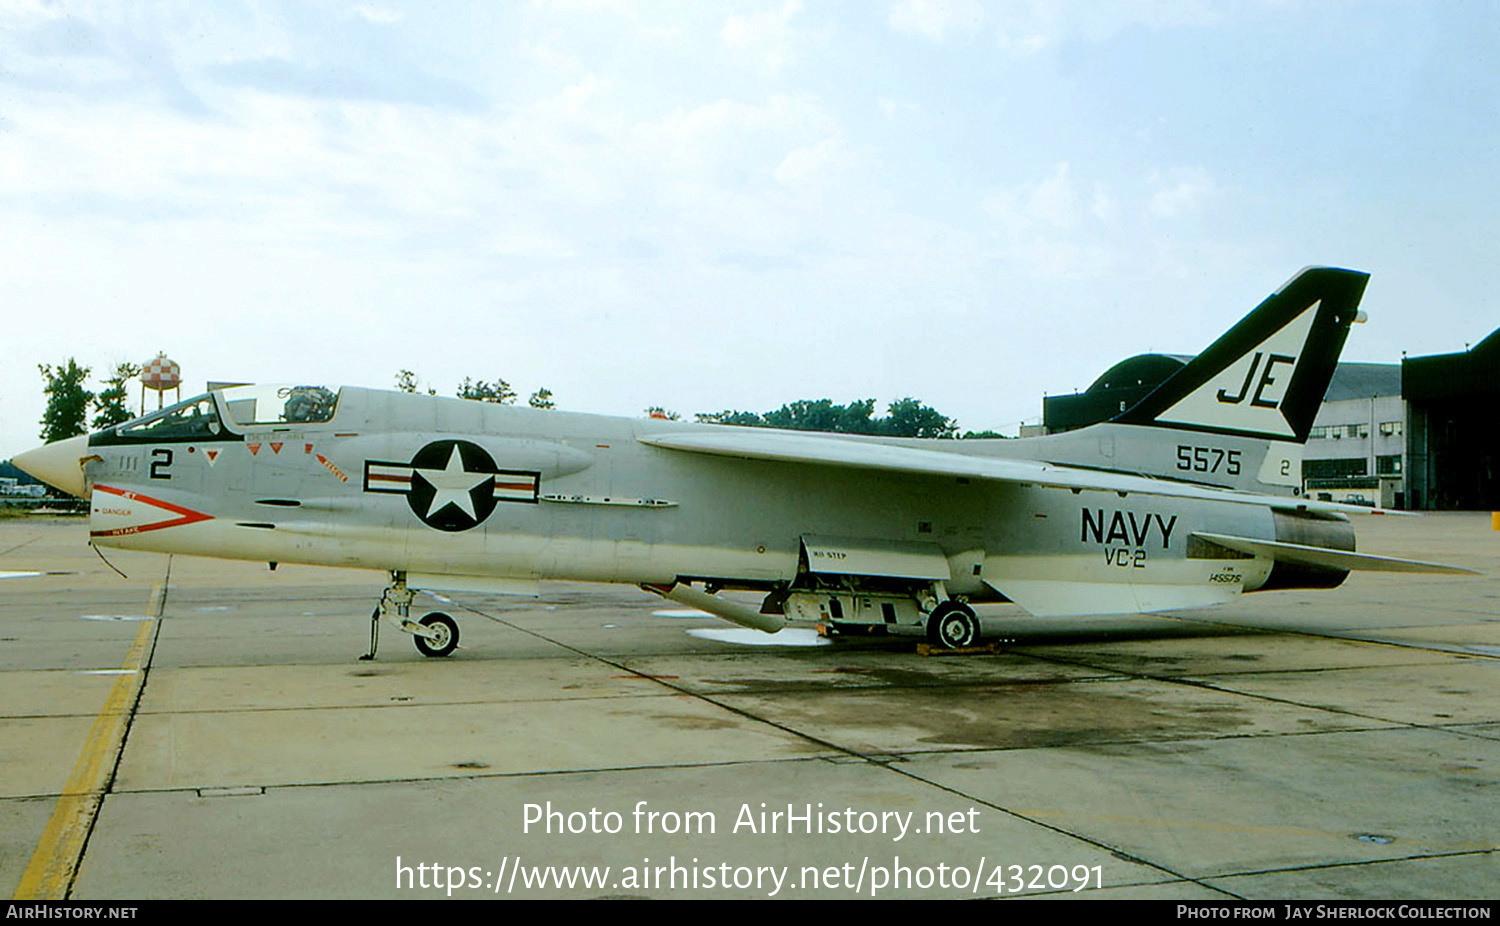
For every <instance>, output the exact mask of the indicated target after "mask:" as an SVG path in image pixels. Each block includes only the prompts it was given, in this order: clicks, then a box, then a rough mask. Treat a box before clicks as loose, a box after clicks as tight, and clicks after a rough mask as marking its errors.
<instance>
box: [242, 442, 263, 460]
mask: <svg viewBox="0 0 1500 926" xmlns="http://www.w3.org/2000/svg"><path fill="white" fill-rule="evenodd" d="M245 446H246V447H249V448H250V455H251V456H252V457H253V456H255V455H256V454H258V453H260V444H246V445H245Z"/></svg>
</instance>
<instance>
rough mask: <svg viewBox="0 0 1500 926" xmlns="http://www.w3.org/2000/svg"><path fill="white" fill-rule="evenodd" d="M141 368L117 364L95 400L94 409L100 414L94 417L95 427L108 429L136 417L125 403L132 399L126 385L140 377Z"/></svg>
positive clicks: (131, 364)
mask: <svg viewBox="0 0 1500 926" xmlns="http://www.w3.org/2000/svg"><path fill="white" fill-rule="evenodd" d="M140 373H141V368H140V367H138V366H136V365H135V364H133V363H117V364H115V366H114V369H113V370H112V371H111V372H110V374H109V377H108V378H107V379H105V380H104V388H103V389H102V390H100V391H99V395H98V397H97V398H95V399H94V407H95V408H97V409H98V410H99V414H97V415H95V416H94V427H95V428H96V429H98V428H108V427H112V426H114V425H117V424H120V423H122V422H125V421H129V420H130V419H132V418H134V417H135V415H133V414H131V413H130V409H129V407H127V406H126V404H125V402H126V400H127V399H129V398H130V393H129V392H128V391H127V390H126V388H125V384H126V383H127V382H129V381H130V380H132V379H134V378H135V377H137V376H139V375H140Z"/></svg>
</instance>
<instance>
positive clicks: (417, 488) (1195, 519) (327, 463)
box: [85, 387, 1278, 610]
mask: <svg viewBox="0 0 1500 926" xmlns="http://www.w3.org/2000/svg"><path fill="white" fill-rule="evenodd" d="M299 390H300V391H299ZM722 428H723V426H720V425H700V424H691V423H683V422H670V421H664V420H660V419H626V418H616V417H609V416H601V415H589V414H577V413H569V412H561V411H554V410H536V409H530V408H517V407H511V406H502V405H496V404H490V403H480V402H472V401H465V400H460V399H448V398H439V397H432V396H422V395H411V394H405V393H398V392H383V391H377V390H368V389H359V388H344V389H341V390H339V391H338V392H337V393H335V392H333V391H332V390H320V389H319V390H315V389H311V388H309V387H298V388H296V389H286V388H283V389H281V390H276V389H270V388H262V387H242V388H238V389H231V390H225V391H221V392H216V393H211V394H209V395H207V396H203V397H199V398H196V399H191V400H188V401H187V402H185V403H182V404H181V405H179V406H176V407H175V411H174V410H173V409H168V410H167V412H165V413H158V414H157V415H154V416H147V417H146V418H143V419H139V420H137V421H136V422H130V423H127V424H124V425H120V426H118V427H116V428H112V429H109V430H107V431H102V432H99V433H96V434H94V435H92V436H91V438H90V440H89V446H88V449H89V454H90V458H89V461H88V463H87V465H86V467H85V473H86V477H87V481H88V484H89V486H90V487H91V488H92V504H91V525H90V526H91V536H92V539H93V542H94V543H96V544H98V545H101V546H111V547H123V548H132V549H144V550H156V551H162V552H169V553H190V554H195V555H207V556H217V557H225V558H232V559H246V560H262V561H267V562H277V563H309V564H320V565H329V566H355V567H363V568H373V569H380V570H387V571H393V572H395V571H399V572H409V573H414V574H434V575H447V576H474V577H500V578H510V579H516V580H524V581H529V580H537V579H570V580H583V581H598V582H629V583H639V584H671V583H673V582H687V581H695V580H701V581H705V582H708V583H710V584H711V585H714V586H718V587H729V588H734V587H738V588H762V589H768V590H771V589H776V588H784V587H787V586H789V585H793V584H795V583H797V582H798V580H799V576H805V575H807V574H808V573H809V572H812V573H821V574H826V575H834V576H837V575H844V574H845V573H840V572H838V570H837V560H838V559H839V558H841V557H843V558H848V559H850V562H851V569H850V572H849V573H847V574H848V575H852V576H866V577H869V576H870V575H871V574H872V573H873V574H874V575H875V576H877V577H881V578H886V579H908V580H913V581H922V582H941V583H943V585H944V586H945V588H946V591H947V593H948V594H951V595H956V596H966V597H968V598H970V599H973V600H976V601H983V600H997V599H1000V600H1003V599H1005V598H1008V597H1014V598H1016V600H1018V601H1021V602H1022V603H1023V604H1024V603H1026V595H1024V594H1023V595H1020V596H1017V595H1015V594H1013V589H1012V588H1010V587H1009V586H1012V585H1013V586H1014V590H1015V591H1019V590H1021V586H1022V585H1024V584H1025V583H1033V584H1035V583H1037V582H1042V583H1046V584H1048V585H1049V587H1061V586H1063V585H1067V584H1074V585H1080V586H1081V587H1093V586H1111V587H1121V588H1128V587H1140V588H1143V589H1148V590H1149V589H1157V590H1160V589H1170V588H1174V587H1183V588H1190V589H1193V590H1194V592H1193V594H1192V595H1190V596H1188V597H1189V600H1187V601H1186V603H1187V604H1193V603H1211V601H1212V600H1227V598H1228V597H1232V595H1233V594H1237V593H1238V592H1240V591H1242V590H1251V589H1255V588H1257V587H1260V586H1262V585H1264V584H1265V583H1266V581H1267V577H1268V576H1269V574H1270V571H1271V566H1272V564H1271V562H1270V561H1269V560H1266V559H1261V558H1256V557H1252V556H1245V555H1243V554H1235V553H1234V552H1233V551H1229V550H1224V549H1217V550H1215V549H1211V548H1209V547H1205V546H1204V545H1203V544H1201V543H1197V544H1195V543H1194V541H1193V539H1192V534H1193V533H1194V532H1196V531H1211V532H1217V533H1221V534H1233V535H1238V536H1247V537H1261V538H1266V539H1276V538H1277V536H1278V525H1277V524H1276V516H1275V515H1273V513H1272V512H1271V511H1270V510H1269V509H1266V508H1262V507H1258V506H1254V505H1244V504H1225V503H1219V502H1214V501H1208V500H1196V499H1179V498H1164V497H1157V496H1150V495H1144V494H1138V493H1132V494H1129V495H1128V496H1126V495H1124V494H1123V493H1117V492H1109V491H1094V490H1067V489H1056V488H1043V487H1038V486H1030V485H1018V484H1010V483H1004V482H993V481H987V480H983V479H970V478H965V477H952V476H935V475H924V474H904V473H891V472H884V471H880V470H875V469H849V468H842V467H837V466H827V465H811V464H803V463H790V462H782V461H775V460H755V459H736V458H733V457H726V456H708V455H701V454H692V453H683V452H680V451H676V450H669V449H662V448H660V447H656V446H651V445H648V444H645V443H642V442H641V441H640V440H639V438H641V437H644V436H650V435H661V434H667V433H673V432H692V431H697V430H711V431H720V430H722ZM1091 430H1095V433H1088V432H1079V435H1078V436H1076V437H1074V439H1073V440H1072V441H1064V440H1060V439H1055V438H1054V439H1047V440H1042V441H1023V440H984V441H954V440H942V441H923V442H916V443H918V444H920V446H922V447H924V448H925V449H931V450H940V451H943V452H945V453H956V454H969V455H977V456H1012V457H1023V458H1033V459H1035V458H1038V455H1039V454H1044V453H1045V454H1047V457H1045V458H1050V459H1052V460H1053V462H1065V463H1079V462H1082V463H1084V464H1086V465H1088V464H1093V465H1099V464H1100V463H1102V462H1103V461H1104V460H1107V459H1109V458H1110V457H1112V456H1113V454H1114V453H1115V452H1117V451H1116V447H1118V446H1120V445H1125V444H1128V443H1129V442H1130V441H1131V440H1133V439H1134V438H1133V437H1132V435H1131V434H1130V433H1129V432H1130V429H1128V428H1120V427H1116V426H1106V430H1105V431H1098V430H1097V429H1091ZM849 439H850V440H861V439H860V438H849ZM866 440H868V439H866ZM1106 440H1107V441H1108V443H1109V444H1113V445H1115V446H1108V445H1106V446H1105V450H1104V451H1103V452H1105V453H1106V454H1107V456H1105V457H1102V458H1100V459H1087V457H1088V453H1087V450H1088V448H1089V447H1090V446H1092V447H1093V448H1095V449H1096V450H1097V448H1098V447H1099V446H1100V445H1101V444H1105V442H1106ZM1192 440H1193V441H1196V442H1197V443H1200V444H1208V445H1213V444H1214V441H1217V442H1218V444H1219V446H1210V447H1209V449H1208V450H1207V451H1206V452H1199V454H1198V456H1199V458H1200V459H1206V461H1207V463H1206V464H1205V465H1212V464H1213V461H1214V459H1215V458H1217V459H1218V460H1219V461H1220V463H1219V467H1218V468H1219V470H1220V471H1219V472H1217V473H1210V474H1208V475H1209V476H1217V477H1218V478H1219V480H1220V481H1221V482H1223V481H1230V482H1235V481H1243V480H1242V479H1241V478H1240V477H1241V476H1242V474H1243V473H1245V472H1246V471H1248V470H1252V469H1258V468H1259V467H1261V465H1262V462H1263V461H1262V459H1261V457H1264V456H1265V453H1264V450H1263V449H1262V450H1261V454H1260V457H1255V458H1251V457H1250V456H1248V454H1249V453H1253V451H1254V447H1252V446H1250V444H1249V443H1247V444H1246V445H1244V446H1240V445H1237V444H1236V443H1235V441H1234V439H1232V438H1231V439H1226V438H1201V437H1193V438H1192ZM888 443H895V444H898V445H902V446H911V445H912V444H913V443H914V442H912V441H889V442H888ZM1157 443H1158V444H1162V442H1161V441H1160V440H1158V441H1157ZM1162 446H1163V447H1164V448H1165V449H1163V450H1160V451H1159V452H1158V455H1159V456H1161V460H1160V462H1159V463H1155V464H1153V463H1147V464H1138V465H1136V466H1133V467H1127V469H1129V470H1131V471H1148V472H1149V471H1150V470H1151V469H1152V468H1153V467H1159V468H1168V469H1170V468H1175V467H1177V466H1179V465H1180V461H1181V460H1182V459H1187V460H1188V462H1189V466H1191V464H1192V459H1193V451H1191V450H1189V451H1186V452H1182V451H1179V450H1178V449H1177V448H1175V447H1173V446H1172V444H1171V442H1170V441H1168V442H1166V443H1165V444H1162ZM1262 446H1263V444H1262ZM1080 447H1082V448H1083V449H1082V450H1080V449H1079V448H1080ZM1080 458H1084V459H1081V460H1080ZM1231 461H1233V463H1234V465H1233V473H1231V472H1230V469H1231V465H1230V464H1231ZM1205 481H1206V480H1205ZM810 538H811V539H812V542H811V545H810V542H809V540H810ZM813 547H816V548H817V552H816V554H812V553H810V552H809V551H810V550H811V549H812V548H813ZM810 557H811V558H815V559H816V560H817V561H816V562H810V561H809V559H810ZM882 557H884V558H882ZM903 557H904V559H903ZM866 561H868V562H873V563H877V566H876V567H875V568H873V569H871V568H864V567H862V566H859V565H858V563H860V562H866ZM881 563H887V564H888V565H879V564H881ZM892 564H893V565H892ZM856 570H860V571H856ZM881 570H883V571H881ZM903 570H904V571H905V572H906V573H910V574H909V575H901V574H900V573H901V572H903ZM1205 589H1206V590H1209V591H1208V592H1204V591H1202V590H1205ZM1210 593H1212V594H1210ZM1205 596H1208V597H1207V598H1205ZM1168 598H1171V596H1170V595H1169V596H1168ZM1158 599H1160V595H1159V594H1158V595H1157V596H1156V598H1153V597H1152V594H1146V595H1145V597H1144V598H1143V599H1141V600H1140V601H1139V602H1138V604H1139V605H1140V606H1141V607H1139V608H1128V610H1136V609H1145V608H1146V607H1150V606H1152V604H1153V601H1157V600H1158ZM1122 600H1123V599H1122ZM1132 600H1134V599H1132ZM1084 606H1085V609H1088V607H1089V603H1088V602H1085V603H1084ZM1156 606H1162V607H1165V606H1173V604H1172V602H1171V601H1166V602H1165V603H1158V604H1157V605H1156ZM1177 606H1180V604H1179V605H1177ZM1093 609H1095V610H1109V608H1105V607H1102V606H1099V605H1098V602H1097V601H1096V602H1094V604H1093Z"/></svg>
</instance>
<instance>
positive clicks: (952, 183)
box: [0, 0, 1500, 457]
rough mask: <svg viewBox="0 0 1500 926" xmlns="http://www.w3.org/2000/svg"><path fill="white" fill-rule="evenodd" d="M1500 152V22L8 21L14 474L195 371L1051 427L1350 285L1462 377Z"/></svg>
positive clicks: (1304, 11) (1239, 17)
mask: <svg viewBox="0 0 1500 926" xmlns="http://www.w3.org/2000/svg"><path fill="white" fill-rule="evenodd" d="M1497 149H1500V18H1497V17H1496V16H1495V15H1494V8H1493V5H1492V4H1490V3H1486V2H1460V0H1455V2H1443V3H1432V2H1411V3H1402V2H1394V0H1391V2H1375V0H1369V2H1341V0H1309V2H1299V0H1226V2H1222V3H1218V2H1194V0H1154V2H1123V0H1085V2H1077V3H1070V2H1060V0H1058V2H1044V0H1010V2H994V3H984V2H978V0H950V2H943V0H883V2H882V0H857V2H847V3H834V2H830V3H824V2H817V0H770V2H748V0H747V2H714V0H691V2H681V3H678V2H669V0H642V2H629V0H529V2H527V0H513V2H479V3H457V2H423V3H413V4H404V3H393V2H383V0H365V2H354V3H350V2H308V0H293V2H285V3H282V2H253V3H234V2H194V3H165V2H162V3H136V2H131V3H123V4H114V3H86V2H79V3H71V2H63V3H52V2H43V0H0V319H3V322H0V324H3V328H0V332H3V334H0V344H3V345H4V347H5V350H4V351H3V356H4V360H3V366H0V457H6V456H10V455H11V454H14V453H17V452H20V451H22V450H25V449H28V448H30V447H31V446H34V445H35V444H36V443H37V442H38V434H39V432H40V425H39V421H40V418H41V416H42V411H43V408H44V406H45V397H44V396H43V394H42V386H43V382H42V378H41V376H40V374H39V372H38V370H37V365H38V364H44V363H45V364H59V363H62V362H63V361H65V360H66V359H67V358H69V357H73V358H76V359H77V360H78V362H79V363H81V364H85V365H88V366H90V367H91V368H92V369H93V371H94V374H95V375H94V378H93V380H92V382H91V385H92V386H93V388H95V389H98V388H100V386H99V384H98V380H99V379H100V378H101V377H102V376H103V375H105V374H106V373H107V371H108V370H109V369H110V368H111V367H112V366H113V365H115V364H118V363H120V362H127V361H128V362H133V363H137V364H140V363H143V362H145V361H147V360H150V359H151V358H152V357H154V356H155V355H156V354H157V353H158V352H163V351H164V352H166V353H167V355H168V356H169V357H171V358H172V359H174V360H176V361H177V362H178V363H179V364H181V366H182V370H183V376H184V385H183V392H182V395H183V397H184V398H186V397H188V396H190V395H192V394H194V393H196V392H199V391H202V389H203V388H204V384H205V383H206V382H207V381H211V380H217V381H237V382H262V383H273V382H288V383H291V382H295V383H322V384H327V385H364V386H374V387H379V388H391V387H393V385H394V380H395V375H396V373H397V371H398V370H402V369H407V370H411V371H413V372H415V373H416V374H417V376H418V377H419V378H420V380H421V381H422V383H423V384H424V386H427V387H431V388H433V389H436V390H437V391H438V392H439V393H440V394H446V395H452V394H453V393H454V392H455V391H456V389H457V387H458V384H459V383H460V382H461V381H462V380H463V379H464V378H465V377H472V378H474V379H481V380H494V379H496V378H502V379H504V380H506V381H507V382H509V383H510V384H511V386H512V387H513V388H514V389H515V390H516V391H517V392H518V393H519V394H520V395H521V396H522V398H523V401H524V397H525V396H527V395H528V394H529V393H531V392H533V391H534V390H536V389H538V388H540V387H546V388H548V389H550V390H551V391H552V392H553V394H554V397H555V400H556V402H557V404H558V407H560V408H564V409H568V410H572V411H584V412H597V413H604V414H619V415H633V416H639V415H641V414H642V413H643V411H644V409H646V408H647V407H650V406H663V407H665V408H668V409H671V410H674V411H677V412H680V413H681V414H682V415H683V416H684V417H689V418H690V417H691V416H692V414H694V413H696V412H715V411H721V410H724V409H743V410H749V411H756V412H764V411H767V410H770V409H774V408H777V407H779V406H780V405H782V404H783V403H786V402H790V401H795V400H798V399H816V398H831V399H833V400H834V401H835V402H839V403H844V402H848V401H852V400H855V399H864V398H874V399H876V400H877V408H879V409H881V410H883V409H884V407H885V406H886V405H887V404H888V403H889V402H891V401H894V400H897V399H900V398H903V397H906V396H912V397H915V398H917V399H919V400H921V401H922V402H925V403H927V404H928V405H931V406H932V407H934V408H936V409H937V410H939V411H940V412H942V413H944V414H946V415H949V416H951V417H954V418H956V419H957V421H958V423H959V425H960V427H961V428H963V429H975V430H979V429H994V430H999V431H1002V432H1006V433H1015V431H1016V428H1017V426H1018V424H1019V423H1020V422H1022V421H1036V420H1037V419H1038V418H1039V416H1040V410H1041V401H1042V397H1043V395H1044V394H1054V395H1055V394H1058V393H1063V392H1071V391H1073V390H1075V389H1084V388H1087V387H1088V385H1089V384H1090V383H1091V382H1092V381H1093V380H1094V379H1095V378H1096V377H1097V376H1098V375H1099V374H1100V373H1102V372H1103V371H1104V370H1105V369H1107V368H1108V367H1109V366H1111V365H1112V364H1114V363H1115V362H1116V361H1119V360H1121V359H1124V358H1125V357H1128V356H1131V355H1134V354H1137V353H1142V352H1146V351H1161V352H1166V353H1179V354H1192V353H1197V352H1198V351H1200V350H1201V349H1202V348H1203V347H1205V346H1207V344H1208V343H1209V342H1211V341H1212V340H1213V339H1214V338H1215V337H1216V336H1217V335H1218V334H1220V333H1221V332H1223V331H1224V330H1226V329H1227V328H1228V327H1229V326H1230V325H1231V324H1233V323H1234V322H1235V321H1237V320H1238V319H1239V318H1240V317H1241V316H1242V315H1244V314H1245V313H1246V312H1247V311H1248V310H1249V309H1250V308H1252V307H1253V306H1254V305H1255V304H1256V303H1258V302H1259V301H1260V300H1261V299H1262V298H1264V297H1265V296H1266V295H1268V294H1269V293H1270V292H1271V291H1273V290H1274V289H1275V288H1276V287H1277V286H1279V285H1280V284H1281V283H1282V282H1284V281H1285V280H1286V279H1288V278H1289V277H1291V276H1292V275H1293V274H1294V273H1295V272H1296V271H1297V270H1298V269H1300V268H1301V267H1304V266H1307V265H1310V264H1329V265H1337V266H1345V267H1353V268H1356V269H1360V270H1364V271H1367V272H1369V273H1370V274H1371V275H1372V276H1371V282H1370V286H1369V288H1368V290H1367V292H1366V295H1365V301H1364V306H1363V308H1364V309H1365V310H1366V312H1367V313H1368V315H1369V322H1368V323H1367V324H1365V325H1363V326H1360V327H1356V328H1355V329H1354V332H1353V334H1352V335H1351V337H1350V340H1349V343H1348V346H1347V347H1346V349H1345V354H1344V357H1345V359H1347V360H1361V361H1374V362H1391V363H1394V362H1399V360H1400V358H1401V355H1402V352H1403V351H1406V352H1408V353H1410V354H1411V355H1413V356H1416V355H1421V354H1433V353H1447V352H1451V351H1458V350H1463V349H1464V347H1465V345H1466V344H1473V343H1477V342H1478V341H1480V340H1481V339H1483V337H1484V336H1485V335H1487V334H1489V333H1490V332H1491V331H1493V330H1495V328H1496V327H1497V325H1500V306H1497V299H1496V296H1495V292H1496V286H1495V282H1496V280H1497V278H1500V263H1497V261H1496V250H1497V245H1500V234H1497V231H1500V225H1497V223H1500V219H1497V207H1500V196H1497V179H1496V174H1497V171H1496V165H1497V164H1500V150H1497ZM133 397H134V399H135V400H138V398H139V390H138V387H137V388H134V390H133Z"/></svg>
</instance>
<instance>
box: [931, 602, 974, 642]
mask: <svg viewBox="0 0 1500 926" xmlns="http://www.w3.org/2000/svg"><path fill="white" fill-rule="evenodd" d="M927 639H928V641H929V642H931V643H933V644H934V645H936V646H941V647H944V648H945V649H963V648H964V647H968V646H975V645H977V644H978V643H979V617H978V616H977V615H976V614H975V613H974V609H973V608H971V607H969V605H968V604H967V603H966V602H962V601H955V600H953V599H952V598H950V599H948V600H947V601H944V602H942V603H941V604H939V605H938V606H937V607H936V608H933V609H932V613H931V614H929V615H928V616H927Z"/></svg>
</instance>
